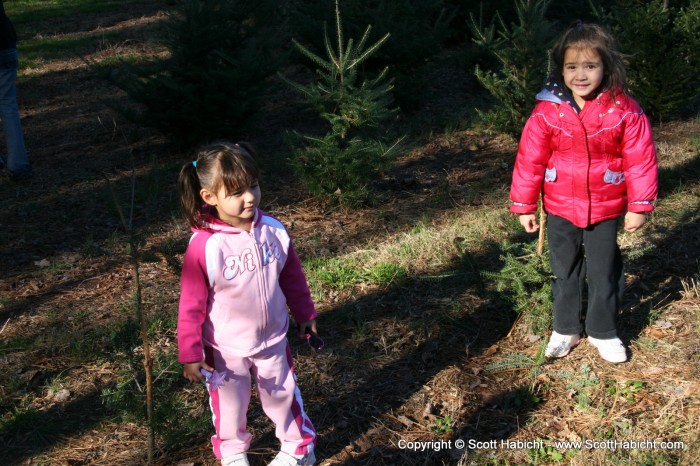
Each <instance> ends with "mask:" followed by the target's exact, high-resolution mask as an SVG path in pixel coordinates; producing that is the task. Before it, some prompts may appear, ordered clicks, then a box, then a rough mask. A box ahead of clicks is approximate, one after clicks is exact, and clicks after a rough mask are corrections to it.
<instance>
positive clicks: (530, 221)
mask: <svg viewBox="0 0 700 466" xmlns="http://www.w3.org/2000/svg"><path fill="white" fill-rule="evenodd" d="M518 220H520V224H521V225H522V226H523V228H525V231H527V232H528V233H534V232H536V231H537V230H539V229H540V225H539V224H538V223H537V217H536V216H535V214H526V215H520V216H519V217H518Z"/></svg>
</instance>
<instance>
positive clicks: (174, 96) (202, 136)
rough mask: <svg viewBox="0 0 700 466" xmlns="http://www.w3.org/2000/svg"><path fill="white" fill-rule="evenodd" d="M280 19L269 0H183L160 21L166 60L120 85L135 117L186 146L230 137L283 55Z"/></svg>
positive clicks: (252, 107)
mask: <svg viewBox="0 0 700 466" xmlns="http://www.w3.org/2000/svg"><path fill="white" fill-rule="evenodd" d="M280 24H281V20H280V19H279V16H278V14H277V7H276V2H274V1H272V0H208V1H202V0H186V1H185V2H184V3H183V4H182V5H181V6H180V7H179V9H178V10H177V12H176V13H174V14H172V15H171V17H170V20H169V22H168V31H167V39H166V40H167V47H168V49H169V50H170V53H171V56H170V58H169V59H168V60H166V61H164V62H161V63H157V64H155V65H154V66H151V67H148V68H142V69H139V70H135V77H134V78H133V79H130V80H129V81H125V82H122V83H121V85H122V86H123V87H125V88H126V90H127V91H128V92H129V93H130V94H131V96H132V97H133V98H134V99H135V100H136V101H138V102H140V103H142V104H144V106H145V111H144V112H143V113H141V114H140V115H138V118H139V119H140V121H141V122H142V123H144V124H147V125H150V126H154V127H156V128H159V129H160V130H162V131H163V132H164V133H165V134H167V135H168V136H170V137H171V139H172V140H174V141H177V142H180V143H183V144H185V145H187V146H191V145H196V144H201V143H204V142H207V141H210V140H212V139H218V138H226V137H233V136H232V133H234V132H235V131H236V130H237V129H238V128H240V127H241V126H242V125H244V124H245V123H246V122H247V121H248V120H249V118H250V117H251V115H252V114H254V113H255V112H256V111H257V110H258V108H259V106H260V105H261V95H262V94H263V91H264V89H265V86H266V78H267V77H268V76H270V75H273V74H274V73H275V72H276V71H277V70H278V69H279V67H280V66H281V63H283V61H284V59H285V56H284V54H283V53H282V52H280V50H281V40H283V35H282V34H281V33H280V30H279V26H280Z"/></svg>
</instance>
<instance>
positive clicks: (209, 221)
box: [192, 208, 260, 234]
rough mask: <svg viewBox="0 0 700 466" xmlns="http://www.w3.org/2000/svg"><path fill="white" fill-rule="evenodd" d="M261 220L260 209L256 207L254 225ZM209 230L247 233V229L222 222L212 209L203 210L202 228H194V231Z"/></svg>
mask: <svg viewBox="0 0 700 466" xmlns="http://www.w3.org/2000/svg"><path fill="white" fill-rule="evenodd" d="M259 221H260V209H257V208H256V209H255V216H254V217H253V226H255V225H257V224H258V222H259ZM202 230H203V231H209V232H215V233H232V234H240V233H245V232H246V231H245V230H243V229H241V228H238V227H234V226H231V225H229V224H228V223H226V222H222V221H221V220H219V219H218V218H216V217H214V215H212V213H211V212H210V211H207V210H203V211H202V228H192V231H193V232H196V231H202Z"/></svg>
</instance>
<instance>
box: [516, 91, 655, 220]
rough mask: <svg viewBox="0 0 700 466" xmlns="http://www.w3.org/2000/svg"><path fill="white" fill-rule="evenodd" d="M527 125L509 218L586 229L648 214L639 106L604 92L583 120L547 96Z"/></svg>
mask: <svg viewBox="0 0 700 466" xmlns="http://www.w3.org/2000/svg"><path fill="white" fill-rule="evenodd" d="M537 100H538V103H537V105H536V106H535V109H534V110H533V111H532V115H530V118H529V119H528V121H527V123H526V124H525V128H524V129H523V134H522V137H521V139H520V145H519V147H518V155H517V157H516V160H515V169H514V171H513V182H512V185H511V190H510V198H511V200H512V201H513V204H512V205H511V207H510V211H511V212H513V213H516V214H532V213H535V212H536V210H537V200H538V198H539V195H540V192H541V191H543V192H544V195H543V201H544V208H545V211H546V212H547V213H550V214H553V215H557V216H559V217H563V218H565V219H567V220H569V221H570V222H572V223H573V224H574V225H576V226H578V227H580V228H585V227H587V226H588V225H592V224H595V223H598V222H601V221H603V220H608V219H612V218H617V217H620V216H622V215H624V214H625V212H627V211H630V212H640V213H641V212H650V211H652V210H653V209H654V204H653V201H654V200H655V199H656V196H657V190H658V166H657V161H656V150H655V148H654V141H653V138H652V134H651V126H650V124H649V120H648V119H647V117H646V115H644V112H643V111H642V109H641V107H640V106H639V104H638V103H637V102H636V101H635V100H634V99H632V98H630V97H629V96H626V95H620V94H618V95H617V96H615V98H614V100H613V99H612V98H611V93H609V92H605V93H602V94H601V95H599V96H598V98H596V99H595V100H592V101H589V102H587V103H586V105H585V106H584V108H583V109H582V110H581V112H580V113H578V114H577V113H576V111H575V110H574V109H573V108H572V107H571V106H570V105H569V104H567V103H564V102H562V101H561V100H560V99H559V98H558V97H556V96H555V95H553V94H552V93H550V92H549V91H547V90H543V91H542V92H540V93H539V94H538V95H537Z"/></svg>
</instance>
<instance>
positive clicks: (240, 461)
mask: <svg viewBox="0 0 700 466" xmlns="http://www.w3.org/2000/svg"><path fill="white" fill-rule="evenodd" d="M221 466H250V463H249V462H248V455H246V454H245V453H236V454H235V455H233V456H228V457H226V458H221Z"/></svg>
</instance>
